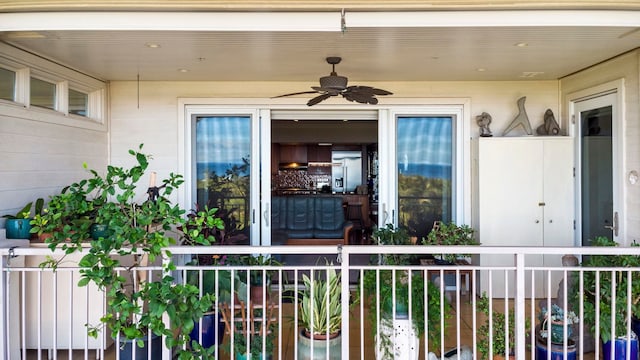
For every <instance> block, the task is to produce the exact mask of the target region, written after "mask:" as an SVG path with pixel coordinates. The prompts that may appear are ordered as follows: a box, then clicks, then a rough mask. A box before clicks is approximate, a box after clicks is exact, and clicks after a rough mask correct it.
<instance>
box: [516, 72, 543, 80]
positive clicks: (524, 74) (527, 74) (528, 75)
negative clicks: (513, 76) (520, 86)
mask: <svg viewBox="0 0 640 360" xmlns="http://www.w3.org/2000/svg"><path fill="white" fill-rule="evenodd" d="M542 74H544V71H523V72H522V74H520V77H521V78H533V77H536V76H538V75H542Z"/></svg>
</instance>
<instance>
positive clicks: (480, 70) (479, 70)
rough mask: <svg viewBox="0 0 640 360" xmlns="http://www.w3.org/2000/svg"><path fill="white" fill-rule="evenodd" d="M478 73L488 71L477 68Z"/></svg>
mask: <svg viewBox="0 0 640 360" xmlns="http://www.w3.org/2000/svg"><path fill="white" fill-rule="evenodd" d="M476 71H478V72H485V71H487V69H485V68H477V69H476Z"/></svg>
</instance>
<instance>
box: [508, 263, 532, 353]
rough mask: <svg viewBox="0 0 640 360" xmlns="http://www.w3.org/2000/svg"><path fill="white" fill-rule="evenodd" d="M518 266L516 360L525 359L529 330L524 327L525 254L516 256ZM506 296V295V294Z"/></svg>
mask: <svg viewBox="0 0 640 360" xmlns="http://www.w3.org/2000/svg"><path fill="white" fill-rule="evenodd" d="M515 261H516V262H515V264H516V275H515V280H516V298H515V311H514V316H515V319H514V320H515V321H514V324H515V329H514V332H515V336H516V337H515V340H516V341H515V342H516V343H515V355H516V359H524V358H525V352H526V333H527V329H526V327H525V326H523V325H524V324H525V323H526V315H525V311H526V309H525V307H526V305H525V273H524V266H525V263H524V253H522V252H517V253H516V255H515ZM505 296H506V294H505Z"/></svg>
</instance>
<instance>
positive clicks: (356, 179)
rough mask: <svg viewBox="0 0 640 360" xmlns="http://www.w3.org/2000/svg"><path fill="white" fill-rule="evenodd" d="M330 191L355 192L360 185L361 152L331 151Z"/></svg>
mask: <svg viewBox="0 0 640 360" xmlns="http://www.w3.org/2000/svg"><path fill="white" fill-rule="evenodd" d="M331 163H332V166H331V191H333V192H336V193H349V192H355V191H356V187H357V186H359V185H362V153H361V152H360V151H346V150H345V151H343V150H336V151H332V152H331Z"/></svg>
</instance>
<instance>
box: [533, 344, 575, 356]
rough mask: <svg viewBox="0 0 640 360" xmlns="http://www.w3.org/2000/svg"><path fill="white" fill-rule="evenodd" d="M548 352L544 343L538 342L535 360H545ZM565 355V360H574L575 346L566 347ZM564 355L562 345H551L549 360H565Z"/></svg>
mask: <svg viewBox="0 0 640 360" xmlns="http://www.w3.org/2000/svg"><path fill="white" fill-rule="evenodd" d="M548 352H549V350H548V348H547V343H546V342H540V341H538V342H537V343H536V360H547V356H548ZM566 354H567V359H566V360H576V346H575V344H571V345H567V352H566ZM564 355H565V352H564V344H554V343H551V360H565V358H564Z"/></svg>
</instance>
